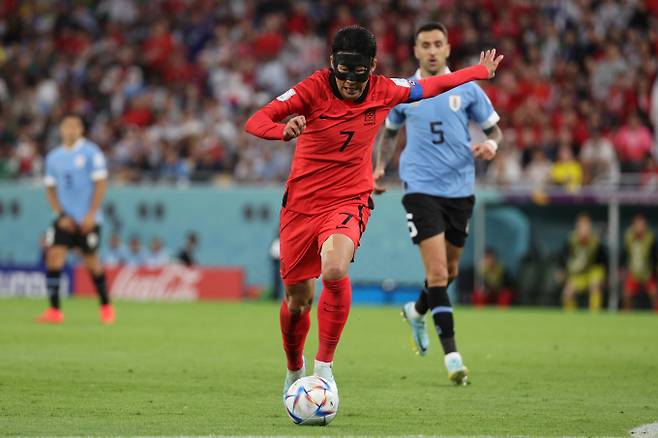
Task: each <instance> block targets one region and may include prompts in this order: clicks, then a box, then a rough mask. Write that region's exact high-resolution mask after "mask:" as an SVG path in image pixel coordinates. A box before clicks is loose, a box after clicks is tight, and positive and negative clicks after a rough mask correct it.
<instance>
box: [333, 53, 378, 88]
mask: <svg viewBox="0 0 658 438" xmlns="http://www.w3.org/2000/svg"><path fill="white" fill-rule="evenodd" d="M333 55H334V62H333V64H332V66H331V68H332V70H333V71H334V76H336V77H337V78H338V79H340V80H341V81H354V82H365V81H367V80H368V78H369V77H370V65H371V64H372V58H370V57H368V56H364V55H361V54H358V53H345V52H338V53H334V54H333ZM339 64H341V65H344V66H345V67H347V68H348V71H347V72H344V73H341V72H340V71H338V65H339ZM358 67H365V68H366V71H365V73H357V72H356V69H357V68H358Z"/></svg>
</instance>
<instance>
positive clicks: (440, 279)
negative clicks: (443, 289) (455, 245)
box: [427, 266, 448, 287]
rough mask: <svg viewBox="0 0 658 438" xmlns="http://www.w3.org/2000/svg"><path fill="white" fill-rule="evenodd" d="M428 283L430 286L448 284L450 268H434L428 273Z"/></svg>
mask: <svg viewBox="0 0 658 438" xmlns="http://www.w3.org/2000/svg"><path fill="white" fill-rule="evenodd" d="M427 284H428V285H429V286H430V287H435V286H447V285H448V270H447V269H446V268H445V266H444V267H443V268H439V269H433V270H430V271H429V272H428V273H427Z"/></svg>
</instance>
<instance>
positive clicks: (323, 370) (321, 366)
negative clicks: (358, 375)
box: [313, 359, 338, 394]
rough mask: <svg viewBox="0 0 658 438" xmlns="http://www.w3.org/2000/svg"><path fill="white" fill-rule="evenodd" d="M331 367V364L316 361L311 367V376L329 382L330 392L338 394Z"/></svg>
mask: <svg viewBox="0 0 658 438" xmlns="http://www.w3.org/2000/svg"><path fill="white" fill-rule="evenodd" d="M333 367H334V363H333V362H321V361H319V360H317V359H316V360H315V366H314V367H313V375H314V376H318V377H322V378H323V379H324V380H326V381H327V382H329V385H330V386H331V390H332V391H333V392H334V393H336V394H338V386H337V385H336V379H334V371H333Z"/></svg>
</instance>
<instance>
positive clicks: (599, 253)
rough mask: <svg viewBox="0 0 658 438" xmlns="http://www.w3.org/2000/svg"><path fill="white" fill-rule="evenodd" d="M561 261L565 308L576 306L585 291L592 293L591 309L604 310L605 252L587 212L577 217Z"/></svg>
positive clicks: (590, 295)
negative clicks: (578, 298) (602, 307)
mask: <svg viewBox="0 0 658 438" xmlns="http://www.w3.org/2000/svg"><path fill="white" fill-rule="evenodd" d="M560 260H561V267H562V270H561V271H560V272H558V275H557V276H558V280H559V282H560V283H564V288H563V289H562V305H563V306H564V308H565V309H567V310H572V309H575V308H576V307H577V305H578V301H577V296H579V295H583V294H586V295H588V296H589V308H590V310H593V311H597V310H599V309H601V304H602V303H601V301H602V299H603V298H602V288H603V281H604V280H605V263H606V260H605V252H604V249H603V245H602V244H601V242H600V241H599V239H598V237H597V236H596V234H595V233H594V230H593V229H592V220H591V219H590V217H589V216H588V215H587V214H585V213H581V214H580V215H578V217H577V218H576V224H575V229H574V231H573V232H572V233H571V235H570V236H569V239H568V240H567V242H566V244H565V245H564V248H563V249H562V252H561V256H560Z"/></svg>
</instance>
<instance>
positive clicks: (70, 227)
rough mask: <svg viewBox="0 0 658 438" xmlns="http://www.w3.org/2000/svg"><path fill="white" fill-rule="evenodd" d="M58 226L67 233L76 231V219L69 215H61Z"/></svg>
mask: <svg viewBox="0 0 658 438" xmlns="http://www.w3.org/2000/svg"><path fill="white" fill-rule="evenodd" d="M57 228H59V229H60V230H63V231H66V232H67V233H73V232H74V231H75V221H74V220H73V218H71V217H69V216H66V215H61V216H60V217H59V219H58V220H57Z"/></svg>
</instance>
